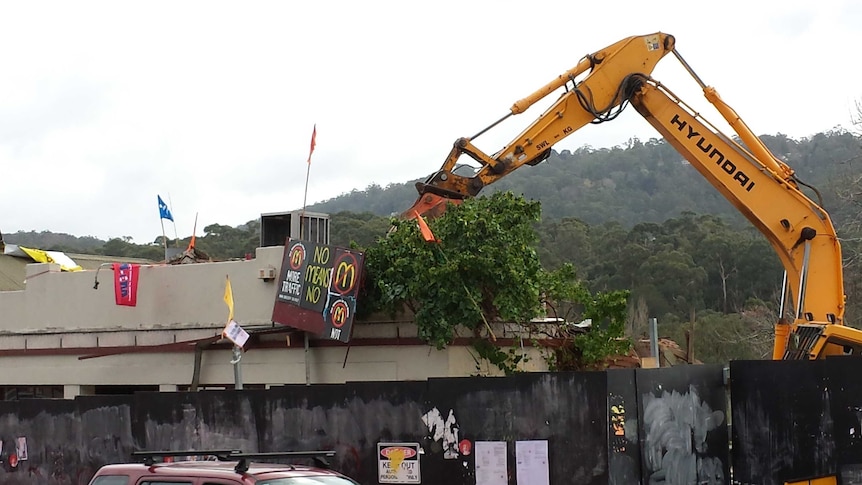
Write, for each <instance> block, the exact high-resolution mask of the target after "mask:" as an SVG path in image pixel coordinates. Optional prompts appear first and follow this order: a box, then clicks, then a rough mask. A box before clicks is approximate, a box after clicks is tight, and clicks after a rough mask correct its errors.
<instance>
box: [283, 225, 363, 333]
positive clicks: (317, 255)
mask: <svg viewBox="0 0 862 485" xmlns="http://www.w3.org/2000/svg"><path fill="white" fill-rule="evenodd" d="M363 262H364V255H363V254H362V253H361V252H358V251H351V250H349V249H344V248H340V247H336V246H329V245H326V244H317V243H314V242H310V241H299V240H295V239H289V240H288V241H287V244H285V246H284V257H283V259H282V262H281V272H280V273H279V285H280V286H279V288H278V295H277V296H276V304H275V306H276V308H275V310H274V311H273V314H274V315H273V321H278V320H276V314H280V313H284V312H279V311H278V309H279V308H278V307H279V304H284V303H286V304H291V305H296V306H298V307H300V308H304V309H306V310H309V311H311V312H314V313H315V314H318V315H320V316H321V318H322V320H323V331H322V332H321V336H324V337H327V338H330V339H333V340H340V341H342V342H347V341H348V340H350V327H351V325H352V324H353V315H354V313H355V312H356V295H357V293H358V292H359V282H360V280H361V277H362V267H363ZM279 323H284V324H287V325H292V326H297V327H298V328H302V327H301V326H298V325H294V324H293V323H292V322H281V321H279ZM302 330H306V331H309V330H319V327H317V328H315V329H311V328H302Z"/></svg>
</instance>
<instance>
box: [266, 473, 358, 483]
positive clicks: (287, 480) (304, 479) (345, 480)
mask: <svg viewBox="0 0 862 485" xmlns="http://www.w3.org/2000/svg"><path fill="white" fill-rule="evenodd" d="M257 485H359V484H358V483H356V482H354V481H353V480H351V479H349V478H343V477H336V476H333V475H326V476H320V477H291V478H276V479H274V480H262V481H259V482H257Z"/></svg>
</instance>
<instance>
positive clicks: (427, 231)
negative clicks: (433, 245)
mask: <svg viewBox="0 0 862 485" xmlns="http://www.w3.org/2000/svg"><path fill="white" fill-rule="evenodd" d="M415 212H416V222H418V223H419V232H421V233H422V238H423V239H425V242H437V238H435V237H434V233H433V232H431V228H430V227H428V224H427V223H426V222H425V219H423V218H422V216H420V215H419V212H418V211H415Z"/></svg>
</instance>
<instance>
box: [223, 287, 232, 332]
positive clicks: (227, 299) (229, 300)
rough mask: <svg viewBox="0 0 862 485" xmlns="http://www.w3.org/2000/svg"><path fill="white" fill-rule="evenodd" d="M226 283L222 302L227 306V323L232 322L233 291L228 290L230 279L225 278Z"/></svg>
mask: <svg viewBox="0 0 862 485" xmlns="http://www.w3.org/2000/svg"><path fill="white" fill-rule="evenodd" d="M225 279H226V283H225V286H224V302H225V304H227V309H228V314H227V323H230V322H231V320H233V291H232V290H231V289H230V277H229V276H225Z"/></svg>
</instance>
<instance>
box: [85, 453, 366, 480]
mask: <svg viewBox="0 0 862 485" xmlns="http://www.w3.org/2000/svg"><path fill="white" fill-rule="evenodd" d="M132 456H133V457H135V458H140V459H142V461H143V462H142V463H128V464H121V465H105V466H103V467H102V468H100V469H99V471H98V472H96V475H95V476H94V477H93V479H92V480H91V481H90V485H358V483H357V482H355V481H354V480H352V479H350V478H348V477H346V476H344V475H342V474H340V473H338V472H335V471H333V470H330V469H328V468H326V467H327V464H326V461H325V458H331V457H333V456H335V452H334V451H315V452H287V453H240V452H237V451H227V450H218V451H162V452H157V451H153V452H150V451H146V452H135V453H133V454H132ZM175 457H186V458H189V457H194V458H193V459H194V460H195V461H173V460H172V459H173V458H175ZM291 458H314V460H315V463H317V464H319V465H320V466H319V467H314V466H307V465H289V464H273V463H261V462H254V461H252V460H255V459H256V460H263V459H265V460H274V459H275V460H287V459H291ZM157 460H163V461H162V462H157Z"/></svg>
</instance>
